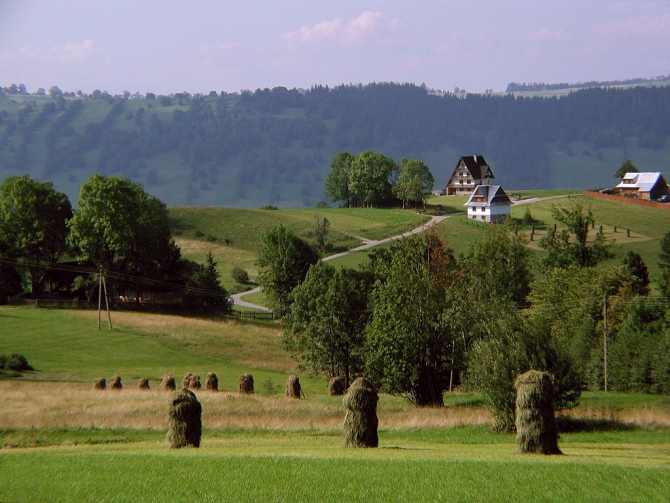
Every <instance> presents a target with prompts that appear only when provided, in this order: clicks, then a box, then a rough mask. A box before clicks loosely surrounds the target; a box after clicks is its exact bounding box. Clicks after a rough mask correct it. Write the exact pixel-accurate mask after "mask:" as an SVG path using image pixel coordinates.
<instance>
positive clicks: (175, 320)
mask: <svg viewBox="0 0 670 503" xmlns="http://www.w3.org/2000/svg"><path fill="white" fill-rule="evenodd" d="M112 321H113V324H114V328H113V330H109V329H108V328H107V326H106V325H105V324H104V319H103V328H102V330H98V329H97V313H95V312H90V311H79V310H77V311H72V310H44V309H35V308H21V307H14V308H10V307H4V308H0V352H2V353H5V354H7V353H13V352H20V353H23V354H24V355H25V356H26V357H27V358H28V361H29V362H30V364H31V365H33V367H34V368H35V369H36V370H34V371H29V372H24V373H23V376H22V377H19V378H8V377H7V376H6V375H0V480H2V483H0V501H73V502H77V501H119V502H122V501H138V500H142V501H167V502H171V501H175V502H176V501H222V500H226V501H296V502H299V501H325V500H328V501H334V500H344V499H347V500H350V501H363V500H365V501H417V500H420V499H424V500H429V501H437V500H448V501H454V500H455V501H501V500H503V501H511V502H513V501H546V502H551V501H640V502H642V501H645V502H655V501H659V502H660V501H667V494H668V493H667V482H668V480H669V479H670V399H668V397H664V396H647V395H634V394H625V395H624V394H616V393H607V394H605V393H587V394H586V395H585V396H584V397H583V399H582V403H581V405H580V406H579V407H577V408H576V409H573V410H571V411H569V412H568V413H566V414H565V415H563V416H561V417H560V421H561V423H560V424H562V425H564V426H563V427H562V429H563V430H564V433H562V435H561V439H560V441H559V446H560V448H561V449H562V451H563V453H564V455H563V456H547V457H543V456H534V455H533V456H528V455H524V456H521V455H516V454H515V453H514V449H515V445H514V443H515V438H514V436H513V435H504V434H499V433H495V432H493V431H492V430H491V425H492V417H491V415H490V413H489V412H488V411H486V410H485V409H483V408H482V400H481V398H480V397H479V396H477V395H474V394H470V393H465V392H460V391H457V392H453V393H447V394H446V395H445V405H446V406H445V407H443V408H416V407H413V406H411V405H410V404H409V403H408V402H407V401H405V400H404V399H402V398H400V397H392V396H388V395H384V394H382V395H381V396H380V401H379V406H378V415H379V428H380V429H379V437H380V447H379V448H378V449H354V450H352V449H345V448H344V447H343V443H344V438H343V431H342V421H343V416H344V413H343V408H342V405H341V399H340V397H331V396H328V395H327V393H326V381H325V380H324V379H312V378H309V377H308V376H306V375H304V374H303V373H300V372H298V375H299V376H300V379H301V383H302V384H303V387H304V390H305V397H306V398H305V399H304V400H295V399H290V398H288V397H285V396H284V395H283V384H284V382H285V380H286V377H287V376H288V375H289V374H290V373H293V372H295V364H294V362H293V361H291V360H290V359H289V358H288V355H286V353H284V352H283V351H282V350H281V345H280V330H279V327H278V326H277V325H276V324H275V323H244V322H239V321H235V320H225V319H199V318H183V317H178V316H171V315H158V314H141V313H119V312H114V313H113V314H112ZM212 371H213V372H216V373H217V375H218V377H219V387H220V389H221V391H220V392H218V393H214V392H206V391H200V392H197V396H198V399H199V401H200V402H201V404H202V407H203V416H202V417H203V437H202V444H201V447H200V448H199V449H183V450H171V449H169V448H168V445H167V442H166V440H165V432H166V424H167V397H168V394H167V393H165V392H162V391H160V390H159V389H158V380H159V379H160V377H161V376H162V375H163V374H164V373H166V372H169V373H172V374H173V375H175V377H176V379H177V381H178V382H179V381H180V379H181V376H182V375H183V374H184V373H186V372H195V373H198V374H200V375H201V376H204V375H205V374H206V373H207V372H212ZM243 372H250V373H252V374H253V375H254V380H255V389H256V393H255V394H254V395H239V394H237V393H236V382H237V377H239V375H240V374H241V373H243ZM113 374H117V375H120V376H121V377H122V382H123V384H124V389H123V390H121V391H95V390H93V389H92V388H93V386H92V383H93V379H94V378H95V377H97V376H105V377H110V376H111V375H113ZM140 377H149V378H150V379H151V388H152V389H151V390H149V391H141V390H139V389H138V387H137V379H139V378H140Z"/></svg>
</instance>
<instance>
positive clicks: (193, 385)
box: [189, 374, 202, 389]
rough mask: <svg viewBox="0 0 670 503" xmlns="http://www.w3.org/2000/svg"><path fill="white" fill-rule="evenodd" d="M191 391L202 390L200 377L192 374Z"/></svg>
mask: <svg viewBox="0 0 670 503" xmlns="http://www.w3.org/2000/svg"><path fill="white" fill-rule="evenodd" d="M189 388H191V389H202V385H201V384H200V376H199V375H197V374H191V385H190V386H189Z"/></svg>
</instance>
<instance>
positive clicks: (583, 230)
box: [539, 197, 611, 269]
mask: <svg viewBox="0 0 670 503" xmlns="http://www.w3.org/2000/svg"><path fill="white" fill-rule="evenodd" d="M551 214H552V216H553V217H554V219H556V220H557V221H558V222H559V223H560V224H562V225H563V226H564V228H562V229H560V230H554V231H551V232H548V233H547V234H546V235H544V236H543V237H542V239H540V242H539V246H540V247H541V248H544V249H545V250H547V251H548V252H549V254H548V255H547V257H546V258H545V259H544V260H543V262H542V264H543V266H544V267H545V269H547V268H551V267H562V268H565V267H568V266H570V265H577V266H579V267H591V266H594V265H596V264H597V263H598V262H601V261H603V260H605V259H607V258H610V257H611V251H610V248H611V244H609V243H607V242H606V241H605V237H604V236H603V234H601V233H596V235H595V237H594V238H590V237H589V233H590V230H591V229H592V227H593V226H594V224H595V217H594V215H593V211H592V210H591V207H590V206H588V205H585V204H584V203H583V202H582V201H581V200H580V199H578V198H574V197H570V198H568V203H567V204H566V205H556V204H555V205H553V206H552V210H551Z"/></svg>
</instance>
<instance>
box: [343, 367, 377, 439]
mask: <svg viewBox="0 0 670 503" xmlns="http://www.w3.org/2000/svg"><path fill="white" fill-rule="evenodd" d="M378 400H379V397H378V396H377V391H376V390H375V388H374V386H373V385H372V383H371V382H370V381H369V380H368V379H366V378H365V377H359V378H358V379H356V380H355V381H354V382H353V383H352V384H351V386H349V389H348V390H347V394H346V395H344V398H343V399H342V404H343V405H344V408H345V409H346V411H347V412H346V414H345V416H344V445H345V446H346V447H377V446H378V445H379V437H378V436H377V426H378V419H377V401H378Z"/></svg>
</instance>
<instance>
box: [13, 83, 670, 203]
mask: <svg viewBox="0 0 670 503" xmlns="http://www.w3.org/2000/svg"><path fill="white" fill-rule="evenodd" d="M50 91H53V92H51V95H49V94H46V93H43V94H40V95H33V94H26V93H25V90H24V89H21V88H20V86H19V87H18V88H17V86H13V87H12V86H10V87H7V88H3V92H2V96H0V179H2V178H5V177H7V176H10V175H14V174H22V173H28V174H30V175H31V176H33V177H34V178H37V179H41V180H51V181H53V183H54V186H55V187H56V188H57V189H58V190H61V191H64V192H66V193H67V194H68V196H69V197H70V199H71V200H72V201H73V203H76V200H77V197H78V196H77V194H78V190H79V185H80V184H81V183H82V182H83V181H84V180H86V179H87V178H88V177H89V176H90V175H91V174H92V173H94V172H100V173H103V174H109V175H112V174H113V175H122V176H127V177H129V178H131V179H133V180H136V181H141V182H142V183H144V185H145V187H146V188H147V190H148V191H149V192H151V193H152V194H154V195H156V196H158V197H159V198H161V199H162V200H163V201H165V202H166V203H167V204H168V205H182V206H183V205H199V206H205V205H219V206H232V207H246V208H249V207H261V206H264V205H266V204H273V205H276V206H278V207H301V206H307V207H311V206H314V205H315V204H316V203H317V202H318V201H320V200H325V199H326V197H325V196H324V194H323V190H324V182H325V179H326V176H327V174H328V173H329V171H330V162H331V160H332V158H333V156H334V155H335V154H336V153H337V152H340V151H343V150H346V151H350V152H352V153H358V152H361V151H364V150H375V151H379V152H382V153H384V154H386V155H389V156H391V157H393V158H395V159H398V160H400V158H402V157H407V158H414V159H421V160H423V161H424V162H426V163H427V164H428V166H430V168H431V170H432V172H433V174H434V176H435V180H436V186H441V185H443V184H445V183H446V181H447V179H448V177H449V175H450V174H451V171H452V170H453V168H454V167H455V165H456V162H457V160H458V158H459V157H460V156H461V155H466V154H474V153H477V154H484V155H485V156H486V159H487V161H488V162H489V163H490V164H491V166H492V168H493V171H494V173H495V175H496V182H498V183H501V184H503V185H504V186H505V187H506V188H510V189H539V188H561V189H569V188H575V189H584V188H592V187H603V186H609V185H612V184H613V182H614V179H613V174H614V172H615V171H616V168H617V167H618V166H619V165H620V164H621V163H622V162H623V161H624V160H625V159H631V160H632V161H633V162H634V163H635V164H636V165H637V166H638V167H639V168H640V169H642V170H660V171H664V170H666V174H668V173H667V170H668V160H669V159H670V142H669V141H668V138H669V137H670V113H668V112H669V111H670V87H668V86H657V87H656V86H634V87H630V88H625V89H611V88H607V89H604V88H599V87H594V88H589V89H583V90H577V91H575V92H572V93H570V94H568V95H566V96H563V97H560V98H556V97H554V98H542V97H537V96H536V97H531V98H520V97H515V96H514V95H513V94H504V95H499V94H498V95H496V94H487V95H478V94H467V95H462V94H458V95H455V94H451V93H447V94H444V95H435V94H433V93H429V92H428V91H427V90H426V89H425V88H424V87H422V86H415V85H411V84H390V83H388V84H386V83H379V84H369V85H366V86H363V85H349V86H338V87H335V88H328V87H321V86H315V87H313V88H312V89H310V90H307V91H304V90H297V89H291V90H289V89H286V88H283V87H277V88H274V89H263V90H261V89H258V90H256V91H255V92H242V93H232V94H225V93H221V94H217V93H211V94H210V95H207V96H202V95H190V94H188V93H179V94H175V95H170V96H154V95H151V94H148V95H146V96H138V95H133V96H130V95H126V96H110V95H108V94H106V93H100V92H96V93H94V94H92V95H80V96H77V95H74V94H71V93H62V92H60V90H59V89H56V90H53V89H52V90H50Z"/></svg>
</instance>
